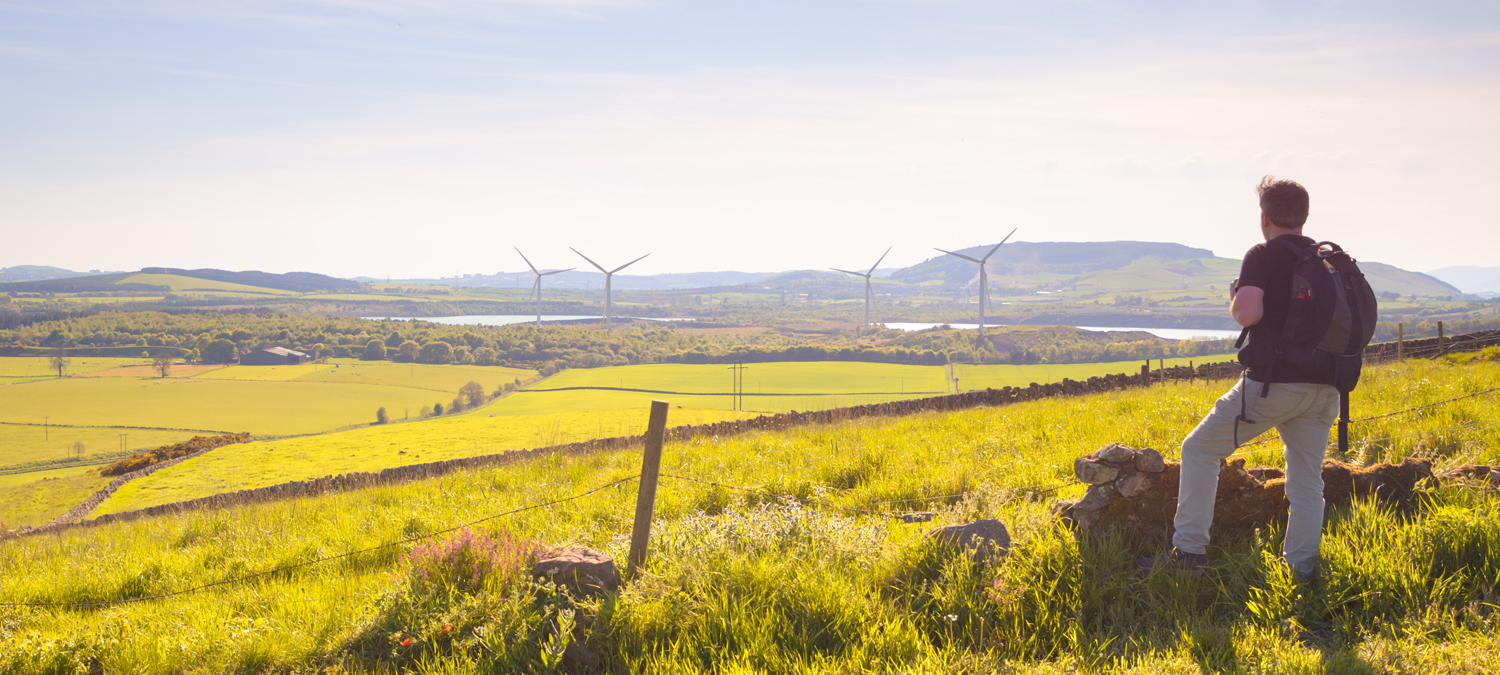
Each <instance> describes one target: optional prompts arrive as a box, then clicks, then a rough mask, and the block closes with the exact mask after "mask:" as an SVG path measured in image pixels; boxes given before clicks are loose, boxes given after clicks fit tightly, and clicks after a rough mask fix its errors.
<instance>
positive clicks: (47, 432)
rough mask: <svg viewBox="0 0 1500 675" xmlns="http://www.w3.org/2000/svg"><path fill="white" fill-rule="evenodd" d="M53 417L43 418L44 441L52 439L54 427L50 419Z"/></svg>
mask: <svg viewBox="0 0 1500 675" xmlns="http://www.w3.org/2000/svg"><path fill="white" fill-rule="evenodd" d="M51 419H52V418H51V417H43V418H42V440H44V441H50V440H52V428H51V422H50V421H49V420H51Z"/></svg>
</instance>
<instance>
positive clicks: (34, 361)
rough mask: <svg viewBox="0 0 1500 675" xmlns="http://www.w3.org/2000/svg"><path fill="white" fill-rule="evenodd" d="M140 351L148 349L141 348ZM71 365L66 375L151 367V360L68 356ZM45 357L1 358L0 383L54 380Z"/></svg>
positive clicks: (53, 374)
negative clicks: (17, 380) (143, 366)
mask: <svg viewBox="0 0 1500 675" xmlns="http://www.w3.org/2000/svg"><path fill="white" fill-rule="evenodd" d="M142 349H148V348H147V347H143V348H142ZM68 359H69V361H71V363H69V364H68V368H67V370H65V371H63V372H64V374H67V375H77V374H79V373H93V372H97V371H100V370H109V369H111V368H120V367H124V366H142V365H151V359H119V358H110V357H104V356H70V357H68ZM48 361H49V359H48V358H47V357H45V356H3V357H0V383H4V382H7V381H11V380H12V378H14V379H26V380H34V379H46V378H49V377H50V378H56V377H57V371H56V370H53V369H52V367H51V365H49V364H48V363H47V362H48Z"/></svg>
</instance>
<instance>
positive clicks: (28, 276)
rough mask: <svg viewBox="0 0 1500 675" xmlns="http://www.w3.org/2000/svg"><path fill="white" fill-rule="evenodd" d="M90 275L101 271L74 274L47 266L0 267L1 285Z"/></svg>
mask: <svg viewBox="0 0 1500 675" xmlns="http://www.w3.org/2000/svg"><path fill="white" fill-rule="evenodd" d="M90 274H99V271H98V270H94V271H93V272H74V271H73V270H65V269H63V268H61V267H48V266H46V265H16V266H15V267H0V283H7V282H14V281H45V280H47V279H68V278H71V277H85V276H88V275H90Z"/></svg>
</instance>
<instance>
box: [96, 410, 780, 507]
mask: <svg viewBox="0 0 1500 675" xmlns="http://www.w3.org/2000/svg"><path fill="white" fill-rule="evenodd" d="M744 417H750V415H748V414H744V413H733V412H728V411H722V410H691V409H680V410H679V409H673V410H672V424H674V425H683V424H702V423H705V422H717V421H720V420H726V419H740V418H744ZM646 418H647V415H646V414H645V412H644V411H637V410H615V411H606V412H592V413H585V414H574V413H567V414H554V415H529V416H501V417H478V416H474V417H454V418H443V419H434V420H424V421H420V422H412V423H409V424H390V425H384V426H372V427H365V428H362V429H352V430H349V431H342V432H337V433H332V434H323V435H319V436H302V437H298V438H288V439H282V440H277V441H265V442H257V443H245V444H237V445H229V446H225V447H223V448H220V449H218V450H215V451H213V452H210V453H208V454H205V455H203V456H202V457H197V458H194V459H191V460H188V461H186V462H183V463H181V464H178V465H176V466H173V467H170V468H167V469H163V470H161V471H158V472H156V473H153V474H151V475H150V476H146V477H144V478H139V479H136V480H134V481H131V482H130V483H128V484H126V485H125V486H124V487H122V488H121V489H120V490H119V491H118V492H116V493H115V494H114V495H112V496H111V497H110V498H109V499H108V500H107V501H105V502H104V504H102V505H101V506H100V507H99V509H98V510H97V511H96V512H95V513H96V514H105V513H116V512H119V511H129V510H132V509H139V508H144V507H147V506H154V505H156V504H165V503H168V502H175V501H183V500H187V499H194V498H197V497H206V496H209V495H213V494H218V493H221V492H232V491H234V490H246V489H250V488H257V487H264V486H267V485H275V484H278V483H286V482H289V481H294V480H305V479H308V478H318V477H321V476H328V475H334V474H341V473H348V472H350V471H379V470H381V469H386V468H390V467H393V466H403V465H406V464H418V463H423V462H437V461H442V460H445V459H456V458H459V457H473V456H475V455H486V454H495V453H500V452H505V451H507V450H519V449H524V448H538V447H547V446H552V445H560V444H563V443H572V442H575V441H582V440H587V439H590V438H608V437H611V436H625V435H638V434H642V433H645V430H646Z"/></svg>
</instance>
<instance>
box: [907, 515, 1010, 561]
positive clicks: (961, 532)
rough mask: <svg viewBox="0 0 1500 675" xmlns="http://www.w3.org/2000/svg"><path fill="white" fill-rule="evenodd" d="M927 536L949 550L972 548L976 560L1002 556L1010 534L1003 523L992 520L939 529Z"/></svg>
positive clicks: (1007, 545) (1008, 545)
mask: <svg viewBox="0 0 1500 675" xmlns="http://www.w3.org/2000/svg"><path fill="white" fill-rule="evenodd" d="M927 536H928V538H931V539H935V540H937V541H938V542H939V543H940V544H942V545H944V546H948V547H951V548H956V549H960V550H968V549H970V548H973V549H974V556H975V558H976V559H977V558H978V557H981V556H983V555H989V554H1004V553H1005V552H1006V551H1009V550H1010V532H1009V531H1008V530H1006V529H1005V523H1002V522H1000V521H998V520H994V519H988V520H976V521H974V522H972V523H964V524H962V525H949V526H947V527H940V528H938V529H936V530H933V531H931V532H928V533H927Z"/></svg>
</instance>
